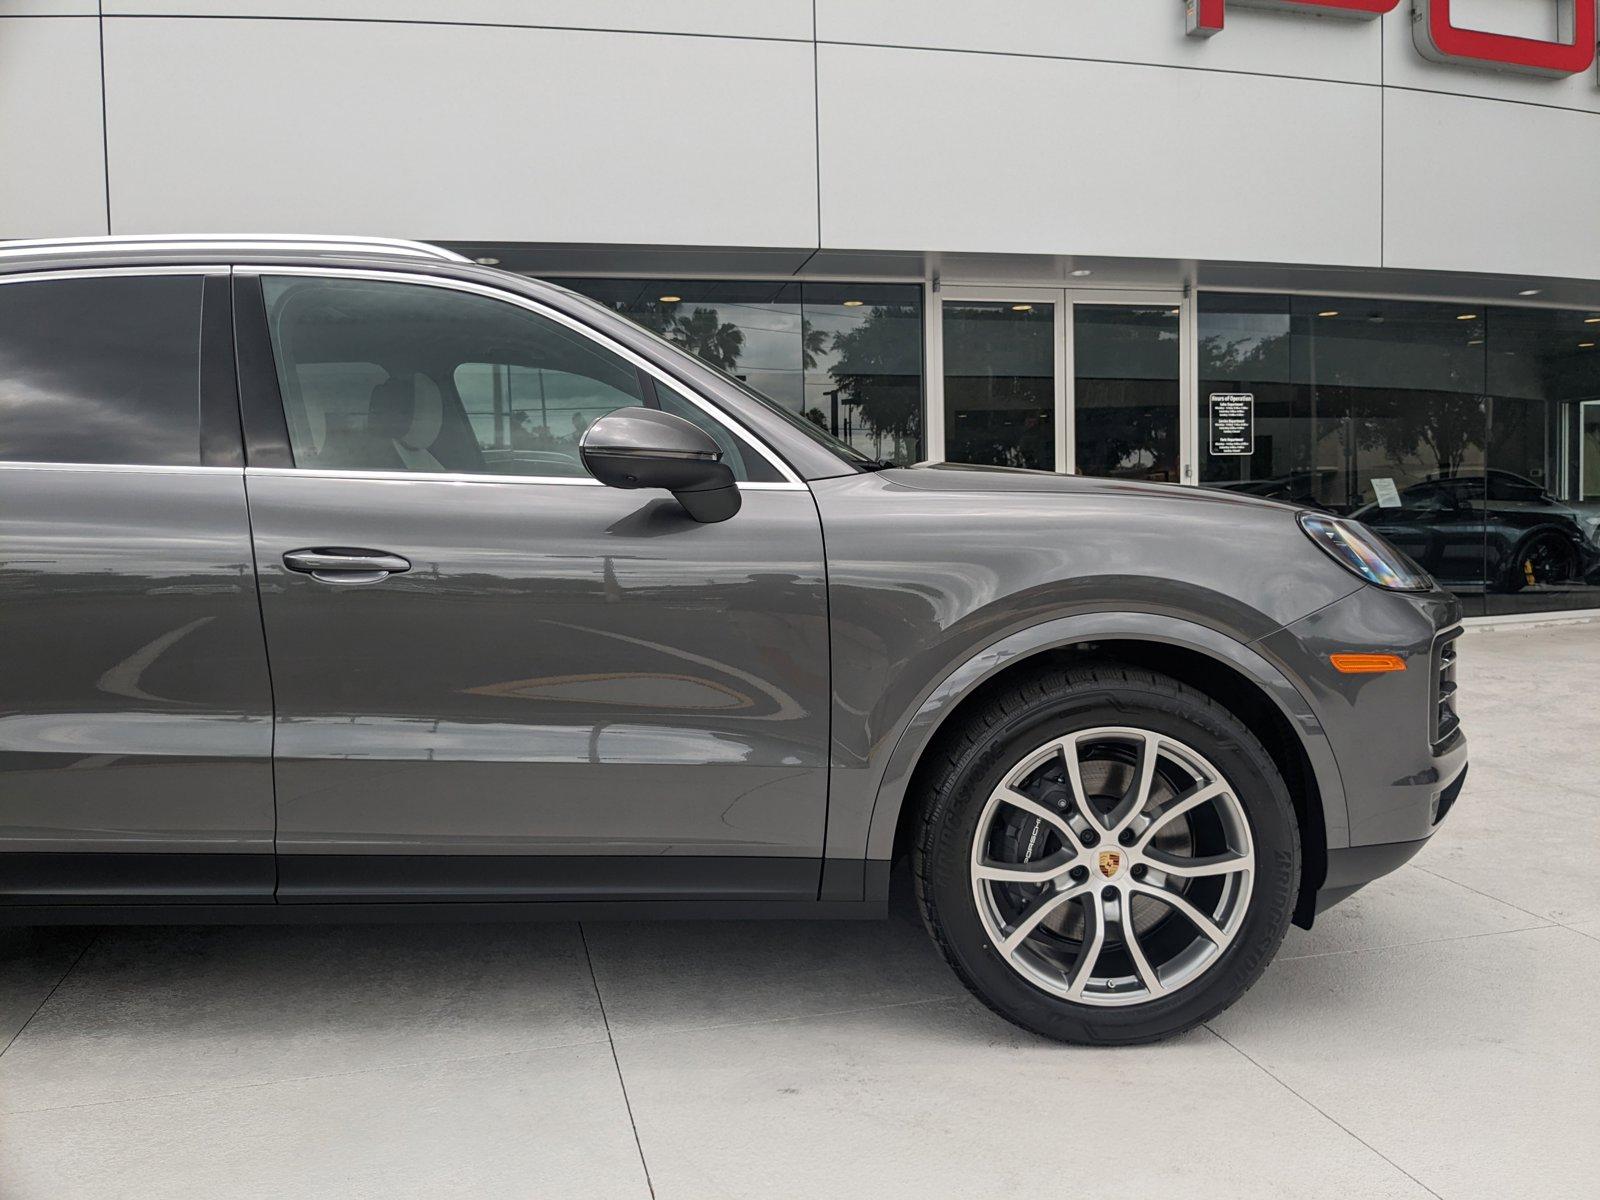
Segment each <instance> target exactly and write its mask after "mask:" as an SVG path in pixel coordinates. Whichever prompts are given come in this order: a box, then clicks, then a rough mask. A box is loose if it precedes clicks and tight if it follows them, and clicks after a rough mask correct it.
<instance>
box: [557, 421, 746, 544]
mask: <svg viewBox="0 0 1600 1200" xmlns="http://www.w3.org/2000/svg"><path fill="white" fill-rule="evenodd" d="M578 453H579V454H580V455H581V456H582V458H583V465H584V468H585V469H586V470H587V471H588V472H589V474H591V475H593V476H594V477H595V478H596V479H598V480H599V481H600V482H601V483H603V484H605V485H606V486H607V487H614V488H662V489H664V490H665V491H669V492H671V493H672V495H673V497H674V498H675V499H676V500H677V501H678V503H679V504H681V505H683V507H684V509H685V511H687V512H688V514H689V515H690V516H691V517H693V518H694V519H695V520H696V521H704V522H712V521H726V520H727V519H728V518H729V517H731V516H733V514H734V513H736V512H738V511H739V489H738V487H737V486H736V485H735V484H734V481H733V472H732V471H730V470H729V469H728V465H727V464H726V463H724V462H723V461H722V449H721V447H719V446H718V445H717V443H716V442H715V441H713V440H712V438H711V435H710V434H708V433H707V432H706V431H705V430H703V429H701V428H700V427H699V426H698V425H695V424H694V423H692V422H690V421H685V420H684V419H683V418H682V417H675V416H673V415H672V414H671V413H665V412H659V411H657V410H656V409H653V408H619V409H617V410H616V411H615V412H610V413H607V414H606V415H605V416H603V417H601V418H599V420H597V421H595V422H593V423H592V424H591V425H590V426H589V428H588V429H586V430H584V433H583V438H582V440H581V441H580V442H579V443H578Z"/></svg>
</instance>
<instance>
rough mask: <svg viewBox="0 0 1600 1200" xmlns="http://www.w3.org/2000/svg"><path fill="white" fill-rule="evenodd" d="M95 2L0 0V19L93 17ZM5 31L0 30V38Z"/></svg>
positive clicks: (96, 8) (96, 10) (74, 0)
mask: <svg viewBox="0 0 1600 1200" xmlns="http://www.w3.org/2000/svg"><path fill="white" fill-rule="evenodd" d="M99 13H100V9H99V6H98V5H97V3H96V0H0V17H93V16H98V15H99ZM4 33H5V31H4V30H0V36H4Z"/></svg>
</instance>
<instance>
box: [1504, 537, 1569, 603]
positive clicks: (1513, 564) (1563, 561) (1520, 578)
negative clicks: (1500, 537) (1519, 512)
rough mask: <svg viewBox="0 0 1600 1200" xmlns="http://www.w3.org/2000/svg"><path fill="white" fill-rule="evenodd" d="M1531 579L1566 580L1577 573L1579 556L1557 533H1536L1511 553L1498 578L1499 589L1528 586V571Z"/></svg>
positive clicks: (1547, 581) (1508, 589)
mask: <svg viewBox="0 0 1600 1200" xmlns="http://www.w3.org/2000/svg"><path fill="white" fill-rule="evenodd" d="M1530 569H1531V570H1532V571H1533V573H1534V580H1533V582H1534V583H1536V584H1537V583H1566V582H1567V581H1568V580H1570V579H1572V578H1573V577H1574V576H1575V575H1577V573H1578V556H1577V553H1576V552H1575V551H1574V550H1573V549H1572V547H1571V545H1569V544H1568V543H1567V541H1566V539H1565V538H1563V537H1562V536H1561V535H1560V534H1559V533H1536V534H1533V535H1531V536H1530V537H1528V538H1527V539H1526V540H1525V541H1524V542H1522V543H1521V544H1520V545H1519V546H1518V547H1517V548H1516V550H1515V551H1514V552H1513V553H1512V555H1511V558H1510V561H1509V563H1508V564H1507V566H1506V570H1505V573H1504V575H1503V576H1502V578H1501V590H1503V591H1505V592H1520V591H1521V590H1522V589H1523V588H1525V587H1527V586H1528V572H1529V570H1530Z"/></svg>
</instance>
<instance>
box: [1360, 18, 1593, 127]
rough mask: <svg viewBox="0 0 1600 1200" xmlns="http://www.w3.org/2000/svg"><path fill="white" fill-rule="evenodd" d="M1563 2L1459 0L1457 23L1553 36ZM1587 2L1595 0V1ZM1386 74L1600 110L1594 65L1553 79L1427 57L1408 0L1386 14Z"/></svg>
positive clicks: (1447, 88) (1430, 85)
mask: <svg viewBox="0 0 1600 1200" xmlns="http://www.w3.org/2000/svg"><path fill="white" fill-rule="evenodd" d="M1564 2H1567V0H1477V3H1476V4H1475V5H1464V4H1462V3H1461V2H1460V0H1457V3H1456V4H1455V5H1452V10H1453V11H1455V13H1456V21H1457V23H1458V24H1462V25H1469V26H1471V27H1472V28H1476V29H1487V30H1490V31H1491V32H1494V33H1508V34H1513V35H1515V36H1517V37H1537V38H1550V37H1554V36H1555V35H1556V15H1557V10H1558V8H1559V6H1560V5H1561V4H1562V3H1564ZM1582 2H1583V3H1586V4H1593V3H1594V2H1595V0H1582ZM1383 78H1384V82H1385V83H1387V84H1389V85H1390V86H1391V87H1403V88H1423V89H1426V90H1428V91H1435V92H1452V93H1454V94H1456V95H1460V96H1484V97H1488V98H1491V99H1499V100H1520V101H1522V102H1523V103H1525V104H1550V105H1557V106H1560V107H1563V108H1580V109H1587V110H1589V111H1591V112H1600V74H1597V73H1596V71H1595V70H1594V69H1593V68H1591V69H1590V70H1588V71H1585V72H1584V73H1583V74H1581V75H1569V76H1567V77H1566V78H1564V79H1548V78H1545V77H1543V76H1539V75H1523V74H1519V73H1517V72H1515V71H1495V70H1489V69H1488V68H1486V67H1470V66H1460V65H1458V64H1455V63H1438V62H1434V61H1433V60H1432V59H1428V58H1424V57H1423V56H1422V55H1421V53H1419V52H1418V50H1417V47H1416V43H1415V42H1414V41H1413V40H1412V36H1411V5H1410V4H1409V3H1406V4H1404V5H1402V6H1401V7H1400V8H1397V9H1395V11H1394V12H1392V13H1390V14H1389V15H1388V16H1387V17H1385V18H1384V39H1383Z"/></svg>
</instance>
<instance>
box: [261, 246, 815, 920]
mask: <svg viewBox="0 0 1600 1200" xmlns="http://www.w3.org/2000/svg"><path fill="white" fill-rule="evenodd" d="M236 300H237V310H238V313H239V320H240V327H239V339H240V348H241V349H240V354H241V380H242V384H243V387H244V403H245V418H246V438H247V446H248V449H249V454H250V466H249V470H248V472H247V487H248V491H249V500H250V514H251V522H252V527H253V530H254V539H255V553H256V563H257V570H258V572H259V580H260V588H261V601H262V615H263V618H264V623H265V628H266V635H267V645H268V653H269V657H270V662H271V667H272V679H273V687H274V695H275V700H276V714H277V721H276V733H275V752H274V764H275V770H276V784H277V800H278V828H277V850H278V862H279V891H278V895H279V899H280V901H291V902H292V901H298V900H319V899H324V900H328V899H350V898H357V899H360V898H368V899H390V900H393V899H405V898H480V899H488V898H493V899H539V898H543V899H563V898H593V897H605V898H634V899H660V898H675V897H687V896H696V897H704V896H715V897H723V898H747V897H753V898H779V897H782V898H805V897H815V896H816V894H817V887H818V878H819V869H820V855H821V850H822V841H823V826H824V820H825V815H826V813H825V809H826V801H827V754H826V747H827V734H828V729H827V713H828V686H829V678H828V642H827V619H826V595H825V580H824V574H823V557H822V538H821V530H820V525H819V518H818V515H817V511H816V506H815V504H814V502H813V499H812V497H811V494H810V492H809V490H808V489H807V488H806V487H805V486H804V485H803V484H801V483H799V482H798V481H796V480H795V479H794V478H793V477H792V476H790V475H789V474H788V473H787V470H786V469H785V468H783V467H781V465H780V464H779V463H778V462H777V460H776V459H774V458H772V457H771V456H770V455H769V454H768V453H766V452H764V451H763V450H761V449H759V448H757V447H756V446H755V445H753V444H752V443H751V441H750V440H748V439H747V438H746V437H744V436H743V435H741V434H740V433H739V432H738V431H736V430H734V429H732V428H730V427H729V426H728V425H727V424H726V422H725V421H724V420H721V419H718V418H717V417H716V416H714V415H713V414H711V413H709V412H707V411H706V410H705V409H704V408H703V407H701V406H700V405H699V404H698V403H697V402H696V401H695V400H694V399H693V398H691V397H688V396H687V395H685V394H682V393H680V392H678V391H676V390H674V389H673V388H670V387H669V386H668V385H667V383H666V381H665V380H664V379H662V378H658V377H656V376H655V375H653V374H652V373H651V372H650V371H649V370H647V369H646V368H645V366H644V364H643V363H642V360H638V359H635V358H633V357H632V356H630V355H628V354H627V353H626V352H624V351H622V350H621V349H620V348H618V347H615V346H613V345H610V344H607V343H605V342H604V341H603V339H601V338H598V337H597V336H596V335H595V334H594V333H593V332H592V331H589V330H587V329H586V328H585V327H584V326H582V325H580V324H579V323H577V322H575V321H573V320H571V319H570V318H567V317H565V316H562V315H560V314H556V313H553V312H549V311H542V310H540V308H539V306H537V305H535V304H533V303H532V302H529V301H522V300H520V299H511V298H507V297H504V296H503V295H502V294H499V293H496V292H494V291H491V290H489V289H485V288H481V287H478V286H476V285H472V284H460V283H452V282H450V281H444V280H438V279H423V278H415V279H408V278H403V277H396V276H385V275H383V274H381V273H378V274H373V273H365V274H364V273H359V272H330V271H325V270H322V271H308V272H286V271H285V272H278V273H272V272H264V273H263V274H261V275H260V276H256V275H251V274H243V273H241V274H240V275H239V276H238V278H237V281H236ZM634 404H642V405H651V406H665V407H669V408H673V409H675V410H676V411H679V412H680V414H681V415H685V416H688V417H690V418H691V419H694V420H696V421H697V422H698V423H700V424H702V426H703V427H708V428H710V429H711V430H712V431H713V433H714V436H716V437H717V438H718V440H719V441H720V442H721V443H722V445H723V446H724V450H725V454H726V455H727V461H729V463H730V465H731V466H733V467H734V469H735V473H736V475H737V476H739V477H740V478H742V479H743V480H744V482H743V483H741V493H742V498H743V507H742V510H741V511H740V512H739V513H738V514H737V515H735V516H734V517H733V518H732V519H731V520H728V521H725V522H721V523H717V524H700V523H697V522H695V521H694V520H692V519H690V518H689V517H688V516H687V514H686V513H684V511H683V510H682V509H681V507H680V506H679V505H678V504H677V503H676V501H674V500H673V499H672V498H671V497H670V496H668V495H666V494H664V493H651V492H644V491H619V490H615V489H611V488H606V487H603V486H601V485H599V484H598V483H597V482H595V481H594V480H593V479H591V478H590V477H589V476H588V475H587V473H586V472H585V471H584V470H583V467H582V465H581V463H580V461H579V459H578V454H577V440H578V438H579V437H580V436H581V434H582V431H583V429H584V428H585V426H586V425H587V423H588V422H589V421H592V420H593V419H595V418H596V417H599V416H601V415H603V414H604V413H606V412H608V411H611V410H613V409H616V408H619V407H623V406H626V405H634Z"/></svg>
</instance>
